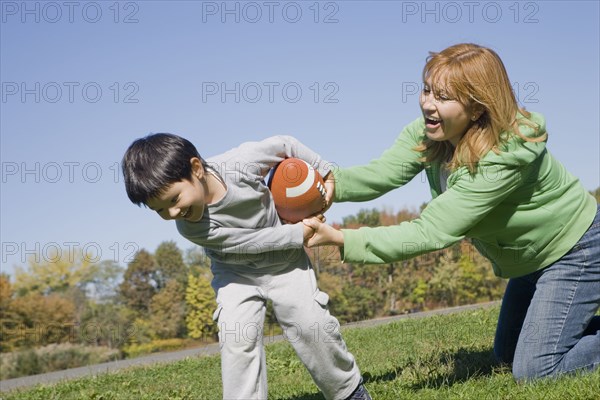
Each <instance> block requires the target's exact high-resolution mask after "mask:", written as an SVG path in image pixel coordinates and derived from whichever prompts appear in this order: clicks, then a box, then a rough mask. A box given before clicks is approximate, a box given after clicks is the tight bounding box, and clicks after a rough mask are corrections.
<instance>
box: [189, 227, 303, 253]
mask: <svg viewBox="0 0 600 400" xmlns="http://www.w3.org/2000/svg"><path fill="white" fill-rule="evenodd" d="M180 233H181V234H182V235H183V236H184V237H185V238H187V239H188V240H190V241H191V242H193V243H195V244H197V245H199V246H202V247H204V248H206V249H209V250H213V251H217V252H220V253H225V254H238V255H242V256H244V255H248V254H260V253H266V252H272V251H279V250H290V249H301V248H303V246H304V243H303V228H302V223H297V224H287V225H280V226H274V227H267V228H261V229H248V228H232V227H223V226H221V227H213V228H211V229H206V230H205V231H194V232H187V231H185V230H183V229H180Z"/></svg>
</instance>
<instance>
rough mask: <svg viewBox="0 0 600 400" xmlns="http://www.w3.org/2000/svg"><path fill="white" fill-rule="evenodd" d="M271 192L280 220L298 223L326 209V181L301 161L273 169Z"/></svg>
mask: <svg viewBox="0 0 600 400" xmlns="http://www.w3.org/2000/svg"><path fill="white" fill-rule="evenodd" d="M268 185H269V188H270V189H271V194H272V195H273V200H274V201H275V208H276V209H277V214H279V217H280V218H281V219H283V220H285V221H288V222H292V223H295V222H298V221H301V220H302V219H303V218H306V217H309V216H311V215H313V214H316V213H318V212H319V211H321V210H323V208H324V207H325V194H326V191H325V184H324V182H323V178H322V177H321V174H319V172H318V171H316V170H315V169H314V168H313V167H312V166H311V165H310V164H308V163H307V162H306V161H304V160H301V159H299V158H286V159H285V160H283V161H282V162H280V163H279V164H278V165H277V166H276V167H275V169H274V171H273V172H272V174H271V178H270V179H269V184H268Z"/></svg>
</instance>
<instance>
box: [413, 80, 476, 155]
mask: <svg viewBox="0 0 600 400" xmlns="http://www.w3.org/2000/svg"><path fill="white" fill-rule="evenodd" d="M419 104H420V105H421V111H422V112H423V117H425V132H426V134H427V137H428V138H429V139H431V140H434V141H444V140H447V141H449V142H450V143H452V145H453V146H454V147H456V145H457V144H458V142H459V141H460V139H461V138H462V136H463V135H464V134H465V133H466V132H467V130H468V129H469V127H470V126H471V124H472V123H473V119H472V117H473V115H472V113H471V112H470V111H469V110H467V108H466V107H465V106H464V105H463V104H461V103H460V102H459V101H458V100H455V99H452V98H450V97H449V96H448V95H446V94H445V93H444V91H443V90H440V91H439V94H438V95H437V96H436V95H434V91H433V90H432V88H431V82H429V81H427V82H425V83H424V85H423V90H422V91H421V96H420V98H419ZM475 119H476V118H475Z"/></svg>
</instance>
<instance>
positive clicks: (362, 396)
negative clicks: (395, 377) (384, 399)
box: [346, 383, 373, 400]
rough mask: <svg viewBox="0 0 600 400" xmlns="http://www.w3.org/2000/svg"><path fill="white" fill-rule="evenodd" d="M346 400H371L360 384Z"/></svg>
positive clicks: (365, 389) (363, 386)
mask: <svg viewBox="0 0 600 400" xmlns="http://www.w3.org/2000/svg"><path fill="white" fill-rule="evenodd" d="M346 400H373V399H371V396H370V395H369V392H368V391H367V388H366V387H365V385H363V384H362V383H361V384H360V385H358V387H357V388H356V390H355V391H354V392H352V394H351V395H350V397H348V398H347V399H346Z"/></svg>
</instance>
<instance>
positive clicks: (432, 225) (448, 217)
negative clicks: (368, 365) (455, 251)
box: [342, 163, 526, 264]
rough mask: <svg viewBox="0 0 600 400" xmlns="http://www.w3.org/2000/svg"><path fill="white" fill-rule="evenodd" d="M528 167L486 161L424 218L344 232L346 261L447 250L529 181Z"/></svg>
mask: <svg viewBox="0 0 600 400" xmlns="http://www.w3.org/2000/svg"><path fill="white" fill-rule="evenodd" d="M525 169H526V168H524V167H523V166H520V165H516V164H504V165H503V164H485V163H482V165H480V166H479V168H478V171H477V173H476V174H475V175H471V174H470V173H469V172H468V171H467V169H466V168H465V167H461V168H460V169H459V170H458V171H456V172H455V173H454V174H453V175H454V176H453V177H452V178H451V182H449V184H450V185H451V186H449V188H448V190H446V191H445V192H444V193H442V194H441V195H440V196H438V197H436V198H435V199H433V200H432V201H431V202H430V203H429V204H428V205H427V207H426V208H425V209H424V210H423V212H422V214H421V216H420V217H419V218H417V219H414V220H412V221H407V222H403V223H401V224H399V225H394V226H386V227H376V228H366V227H365V228H360V229H357V230H347V229H343V230H342V232H343V234H344V247H343V249H342V258H343V259H344V261H345V262H357V263H369V264H379V263H389V262H393V261H398V260H405V259H408V258H412V257H415V256H418V255H420V254H424V253H427V252H430V251H434V250H440V249H443V248H446V247H448V246H450V245H452V244H453V243H456V242H458V241H459V240H461V239H462V238H464V237H465V236H466V234H467V232H469V231H470V230H471V229H473V228H474V227H475V226H476V225H477V224H478V223H479V222H480V221H481V220H482V219H483V218H484V217H485V216H486V215H488V214H489V213H490V212H492V211H493V210H494V208H496V207H498V205H499V204H500V203H501V202H502V201H503V200H504V199H505V198H506V197H507V196H509V195H510V194H511V193H512V192H513V191H514V190H515V189H516V188H517V187H518V185H519V183H520V182H522V181H523V179H524V177H523V176H522V175H523V174H524V173H525V172H524V170H525ZM508 206H509V205H508Z"/></svg>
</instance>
